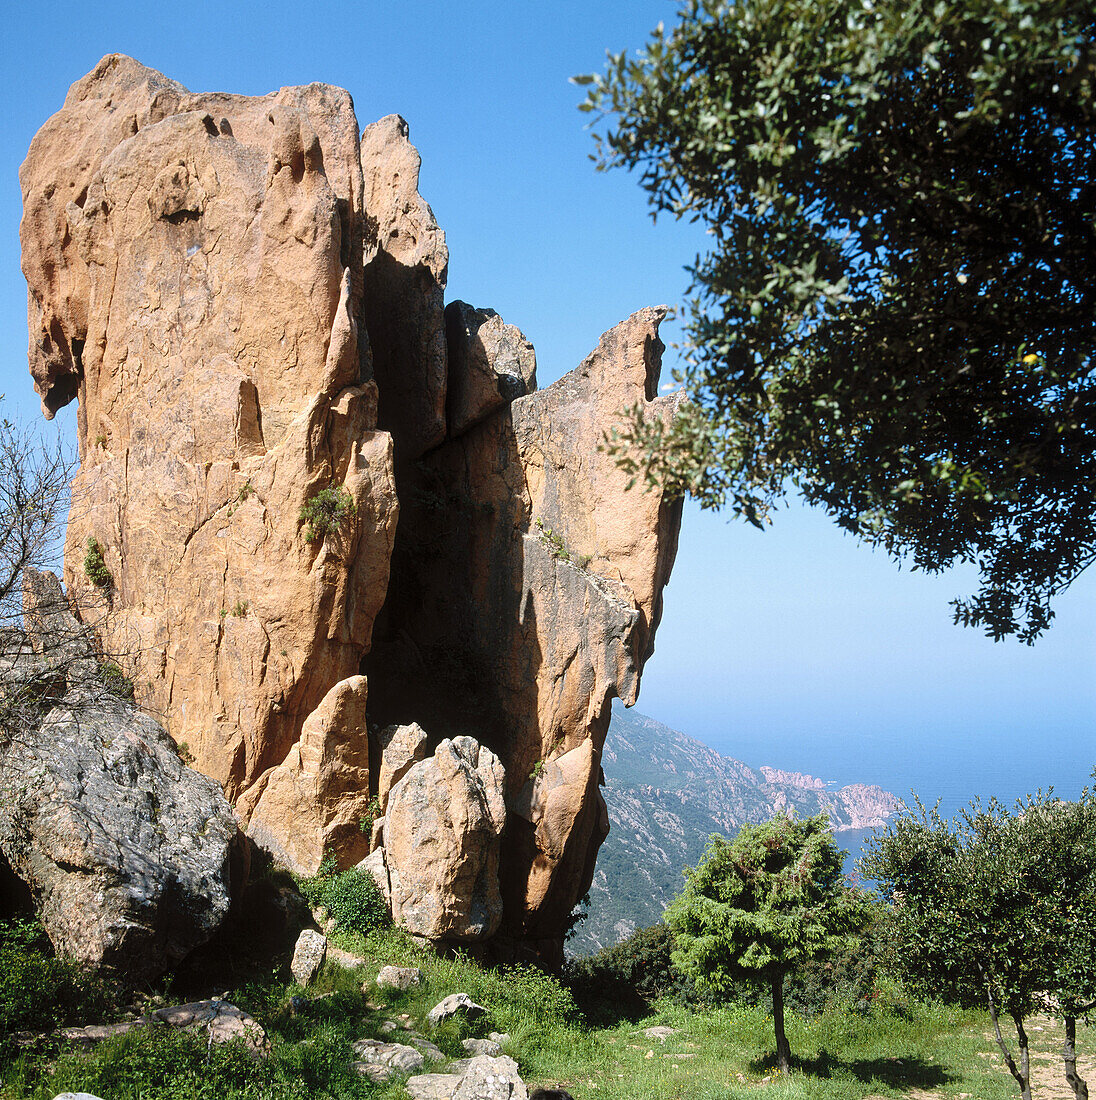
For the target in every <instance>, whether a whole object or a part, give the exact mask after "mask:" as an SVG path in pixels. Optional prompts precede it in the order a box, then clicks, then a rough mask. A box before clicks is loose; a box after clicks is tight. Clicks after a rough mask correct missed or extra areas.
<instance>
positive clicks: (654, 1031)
mask: <svg viewBox="0 0 1096 1100" xmlns="http://www.w3.org/2000/svg"><path fill="white" fill-rule="evenodd" d="M677 1031H678V1029H677V1028H676V1027H661V1026H660V1027H648V1028H645V1029H644V1031H643V1034H644V1035H645V1036H646V1037H647V1038H648V1039H657V1040H658V1041H659V1042H660V1043H664V1042H666V1040H667V1039H669V1037H670V1036H671V1035H676V1034H677Z"/></svg>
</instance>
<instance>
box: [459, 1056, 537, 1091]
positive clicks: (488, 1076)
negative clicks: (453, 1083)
mask: <svg viewBox="0 0 1096 1100" xmlns="http://www.w3.org/2000/svg"><path fill="white" fill-rule="evenodd" d="M453 1100H529V1094H528V1092H527V1091H526V1089H525V1082H524V1081H522V1079H521V1077H520V1076H519V1074H518V1064H517V1062H515V1061H514V1059H513V1058H507V1057H506V1055H502V1056H501V1057H498V1058H489V1057H487V1056H486V1055H483V1054H481V1055H478V1056H477V1057H475V1058H473V1059H472V1061H471V1063H470V1064H469V1066H468V1069H467V1070H466V1071H465V1073H464V1076H463V1077H462V1078H461V1082H460V1084H459V1085H458V1086H457V1087H456V1088H455V1089H454V1090H453Z"/></svg>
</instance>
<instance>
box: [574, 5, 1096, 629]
mask: <svg viewBox="0 0 1096 1100" xmlns="http://www.w3.org/2000/svg"><path fill="white" fill-rule="evenodd" d="M679 14H680V23H679V25H678V26H676V27H674V28H673V29H671V30H669V31H667V30H665V29H664V28H662V27H661V26H660V27H659V28H658V29H657V30H656V31H655V32H654V34H653V35H652V37H651V39H650V40H649V42H648V43H647V45H646V48H645V50H643V51H642V52H641V53H639V54H638V55H633V56H631V57H629V56H627V55H625V54H623V53H621V54H618V55H615V56H613V55H610V58H609V64H608V67H607V70H606V72H605V73H604V74H602V75H598V76H585V77H578V78H576V80H577V81H578V82H579V83H585V84H588V85H589V86H590V87H589V95H588V98H587V100H586V102H585V103H584V104H583V107H584V108H585V109H587V110H591V111H595V112H600V114H601V116H602V118H603V120H607V125H606V127H605V128H604V129H603V130H602V132H601V133H600V134H599V135H597V141H598V149H599V164H600V166H601V167H603V168H608V167H613V166H623V167H626V168H629V169H638V170H639V172H640V182H641V184H642V186H643V187H644V188H645V189H646V191H647V192H648V195H649V200H650V203H651V205H652V207H653V209H654V211H655V213H656V214H657V213H660V212H663V213H669V214H671V215H674V216H677V217H682V218H688V219H692V220H695V221H699V222H700V223H702V224H703V225H704V226H705V227H706V229H707V232H708V234H709V235H710V237H711V247H710V251H708V252H707V254H705V255H701V256H699V257H698V258H697V259H696V261H695V263H694V265H693V267H692V268H691V269H690V272H691V275H692V290H691V298H690V300H689V301H688V302H687V305H686V314H687V329H686V333H687V341H686V349H687V364H686V366H685V367H684V369H683V370H682V372H681V373H680V374H679V376H678V377H679V380H681V381H683V382H684V386H685V389H686V392H687V393H688V395H689V397H690V401H689V402H688V403H687V404H686V405H685V406H684V407H683V409H682V412H681V415H680V416H679V417H678V418H677V419H676V420H675V421H674V422H673V424H672V425H671V426H668V427H667V426H665V425H663V424H662V423H661V422H652V423H647V422H645V421H644V420H643V417H642V411H641V410H640V409H638V408H636V409H634V410H632V412H631V415H630V417H629V418H628V420H627V422H626V423H625V425H624V426H622V428H621V429H620V430H619V432H618V434H617V435H616V436H615V437H614V438H613V439H611V440H610V447H611V448H612V449H614V450H616V452H617V453H618V455H619V457H620V460H621V462H622V464H624V465H626V466H629V467H630V468H631V469H632V470H633V472H634V473H635V475H636V476H637V477H640V478H645V479H648V480H650V481H652V482H658V483H661V484H663V485H666V486H668V487H670V488H671V489H673V490H675V491H677V492H680V493H690V494H692V495H694V496H695V497H697V498H698V499H699V500H700V501H701V502H702V503H703V504H705V505H707V506H712V507H718V506H724V505H726V506H729V507H731V508H733V509H734V510H735V511H736V512H737V513H739V514H741V515H742V516H744V517H746V518H747V519H749V520H751V521H752V522H754V523H757V524H761V523H762V522H764V521H765V519H766V517H767V514H768V512H769V510H770V508H771V506H772V504H773V503H774V501H776V500H778V499H779V498H781V497H782V496H783V495H784V494H785V493H786V492H787V491H788V490H789V488H790V487H793V486H794V487H795V488H797V489H798V490H799V491H800V492H801V493H802V495H803V496H804V497H805V499H806V500H807V501H808V502H809V503H811V504H814V505H819V506H821V507H823V508H824V509H825V510H826V511H827V512H828V513H829V514H830V515H831V516H833V517H834V518H835V519H836V521H837V522H838V523H839V524H840V525H841V526H842V527H844V528H846V529H847V530H849V531H852V532H854V533H855V534H856V535H858V536H859V537H860V538H862V539H865V540H867V541H868V542H869V543H871V544H874V545H880V546H882V547H885V548H886V550H887V551H889V552H890V553H891V554H892V555H894V556H895V557H896V558H907V559H908V560H910V561H911V562H912V564H913V565H914V566H915V567H917V568H921V569H925V570H929V571H938V570H941V569H943V568H945V567H947V566H949V565H951V564H953V563H955V562H971V563H974V564H976V566H977V567H978V569H979V571H980V589H979V591H977V592H976V593H975V594H973V595H972V596H970V597H968V598H964V599H961V600H956V601H955V617H956V620H957V621H960V622H963V623H966V624H968V625H980V626H982V627H983V628H984V629H985V631H986V632H987V633H988V634H990V635H992V636H993V637H995V638H1002V637H1005V636H1007V635H1016V636H1018V637H1019V638H1020V639H1022V640H1024V641H1027V642H1030V641H1032V640H1033V639H1034V638H1036V637H1037V636H1038V635H1039V634H1040V633H1041V632H1042V631H1043V630H1044V629H1045V628H1046V626H1047V625H1048V623H1049V622H1050V619H1051V618H1052V615H1053V610H1052V607H1051V601H1052V599H1053V597H1054V596H1055V595H1056V594H1057V593H1059V592H1060V591H1061V590H1062V589H1064V588H1065V587H1066V586H1067V585H1068V584H1069V583H1070V582H1071V581H1072V580H1073V579H1074V578H1075V577H1076V576H1077V575H1078V574H1079V573H1080V572H1081V571H1082V570H1083V569H1085V568H1086V567H1087V566H1088V565H1089V564H1090V562H1091V561H1092V560H1093V556H1094V555H1096V521H1094V505H1096V376H1094V367H1096V364H1094V360H1093V350H1094V348H1096V278H1094V275H1096V94H1094V92H1096V6H1094V5H1093V4H1092V3H1091V0H875V2H872V0H737V2H729V0H688V2H686V3H685V4H684V6H683V8H682V10H681V11H680V13H679Z"/></svg>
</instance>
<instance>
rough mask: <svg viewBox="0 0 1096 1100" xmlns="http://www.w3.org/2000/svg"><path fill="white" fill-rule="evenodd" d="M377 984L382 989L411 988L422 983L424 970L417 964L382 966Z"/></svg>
mask: <svg viewBox="0 0 1096 1100" xmlns="http://www.w3.org/2000/svg"><path fill="white" fill-rule="evenodd" d="M377 985H379V986H380V987H381V988H382V989H400V990H404V989H410V988H411V987H412V986H414V985H422V971H421V970H420V969H419V968H418V967H417V966H382V967H381V971H380V973H379V974H378V975H377Z"/></svg>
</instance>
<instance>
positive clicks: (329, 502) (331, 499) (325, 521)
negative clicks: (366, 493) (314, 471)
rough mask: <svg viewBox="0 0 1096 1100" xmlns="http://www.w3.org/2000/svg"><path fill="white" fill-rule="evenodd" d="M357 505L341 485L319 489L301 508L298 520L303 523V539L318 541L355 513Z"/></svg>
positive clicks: (347, 490) (333, 531) (338, 527)
mask: <svg viewBox="0 0 1096 1100" xmlns="http://www.w3.org/2000/svg"><path fill="white" fill-rule="evenodd" d="M357 511H358V506H357V505H356V504H355V503H354V498H353V497H352V496H351V495H350V490H349V489H347V488H346V487H345V486H343V485H331V486H328V488H326V489H321V490H320V491H319V492H318V493H317V494H316V495H315V496H314V497H312V499H311V500H309V501H308V502H307V503H306V504H304V505H303V506H302V508H301V511H300V515H299V517H298V521H299V522H300V523H303V524H305V532H304V541H305V542H320V541H322V540H323V539H325V538H326V537H327V536H328V535H330V534H334V533H335V532H336V531H338V530H339V529H340V528H341V527H343V525H344V524H345V523H346V521H347V520H349V519H350V518H351V517H352V516H354V515H356V514H357Z"/></svg>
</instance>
